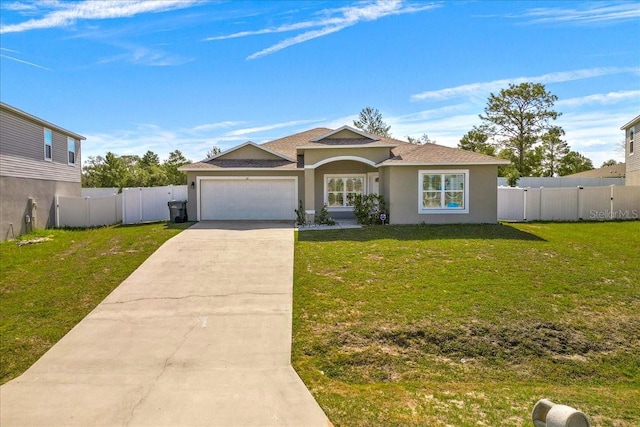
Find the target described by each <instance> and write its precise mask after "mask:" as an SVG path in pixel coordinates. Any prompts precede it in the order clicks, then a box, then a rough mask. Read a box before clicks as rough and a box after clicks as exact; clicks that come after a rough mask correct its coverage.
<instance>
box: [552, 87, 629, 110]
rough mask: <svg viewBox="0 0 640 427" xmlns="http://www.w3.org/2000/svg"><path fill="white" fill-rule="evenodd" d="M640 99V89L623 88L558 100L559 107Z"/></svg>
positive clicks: (606, 103)
mask: <svg viewBox="0 0 640 427" xmlns="http://www.w3.org/2000/svg"><path fill="white" fill-rule="evenodd" d="M634 99H635V100H636V101H638V100H640V90H621V91H618V92H609V93H596V94H594V95H587V96H581V97H578V98H569V99H563V100H561V101H558V102H556V105H557V106H558V107H578V106H582V105H587V104H602V105H610V104H616V103H618V102H622V101H626V100H634Z"/></svg>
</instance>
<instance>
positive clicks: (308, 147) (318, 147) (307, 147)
mask: <svg viewBox="0 0 640 427" xmlns="http://www.w3.org/2000/svg"><path fill="white" fill-rule="evenodd" d="M397 146H398V144H371V145H370V144H355V145H299V146H297V147H296V149H298V150H321V149H333V148H395V147H397Z"/></svg>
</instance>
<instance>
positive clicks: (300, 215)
mask: <svg viewBox="0 0 640 427" xmlns="http://www.w3.org/2000/svg"><path fill="white" fill-rule="evenodd" d="M294 211H295V212H296V225H305V224H306V223H307V213H306V212H305V210H304V206H302V200H300V201H299V202H298V209H294Z"/></svg>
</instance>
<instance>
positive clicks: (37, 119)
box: [0, 102, 87, 141]
mask: <svg viewBox="0 0 640 427" xmlns="http://www.w3.org/2000/svg"><path fill="white" fill-rule="evenodd" d="M0 105H1V106H2V108H4V109H6V110H8V111H11V112H12V113H14V114H17V115H19V116H21V117H23V118H26V119H28V120H31V121H33V122H36V123H39V124H41V125H42V126H44V127H47V128H51V129H55V130H56V131H58V132H60V133H63V134H65V135H68V136H72V137H74V138H75V139H80V140H83V141H84V140H86V139H87V138H86V137H84V136H82V135H80V134H77V133H75V132H71V131H70V130H67V129H65V128H63V127H60V126H58V125H54V124H53V123H51V122H48V121H46V120H43V119H41V118H40V117H37V116H34V115H33V114H29V113H27V112H26V111H22V110H20V109H18V108H16V107H12V106H11V105H9V104H6V103H4V102H0Z"/></svg>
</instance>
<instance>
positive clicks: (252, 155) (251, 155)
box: [218, 145, 281, 160]
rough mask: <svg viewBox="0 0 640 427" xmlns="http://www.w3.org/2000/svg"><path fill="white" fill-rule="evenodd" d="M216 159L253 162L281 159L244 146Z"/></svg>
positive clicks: (249, 146)
mask: <svg viewBox="0 0 640 427" xmlns="http://www.w3.org/2000/svg"><path fill="white" fill-rule="evenodd" d="M218 159H224V160H231V159H254V160H280V159H281V157H278V156H276V155H275V154H271V153H268V152H266V151H264V150H262V149H260V148H258V147H255V146H253V145H245V146H244V147H242V148H239V149H237V150H234V151H231V152H229V153H226V154H223V155H222V156H220V157H218Z"/></svg>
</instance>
